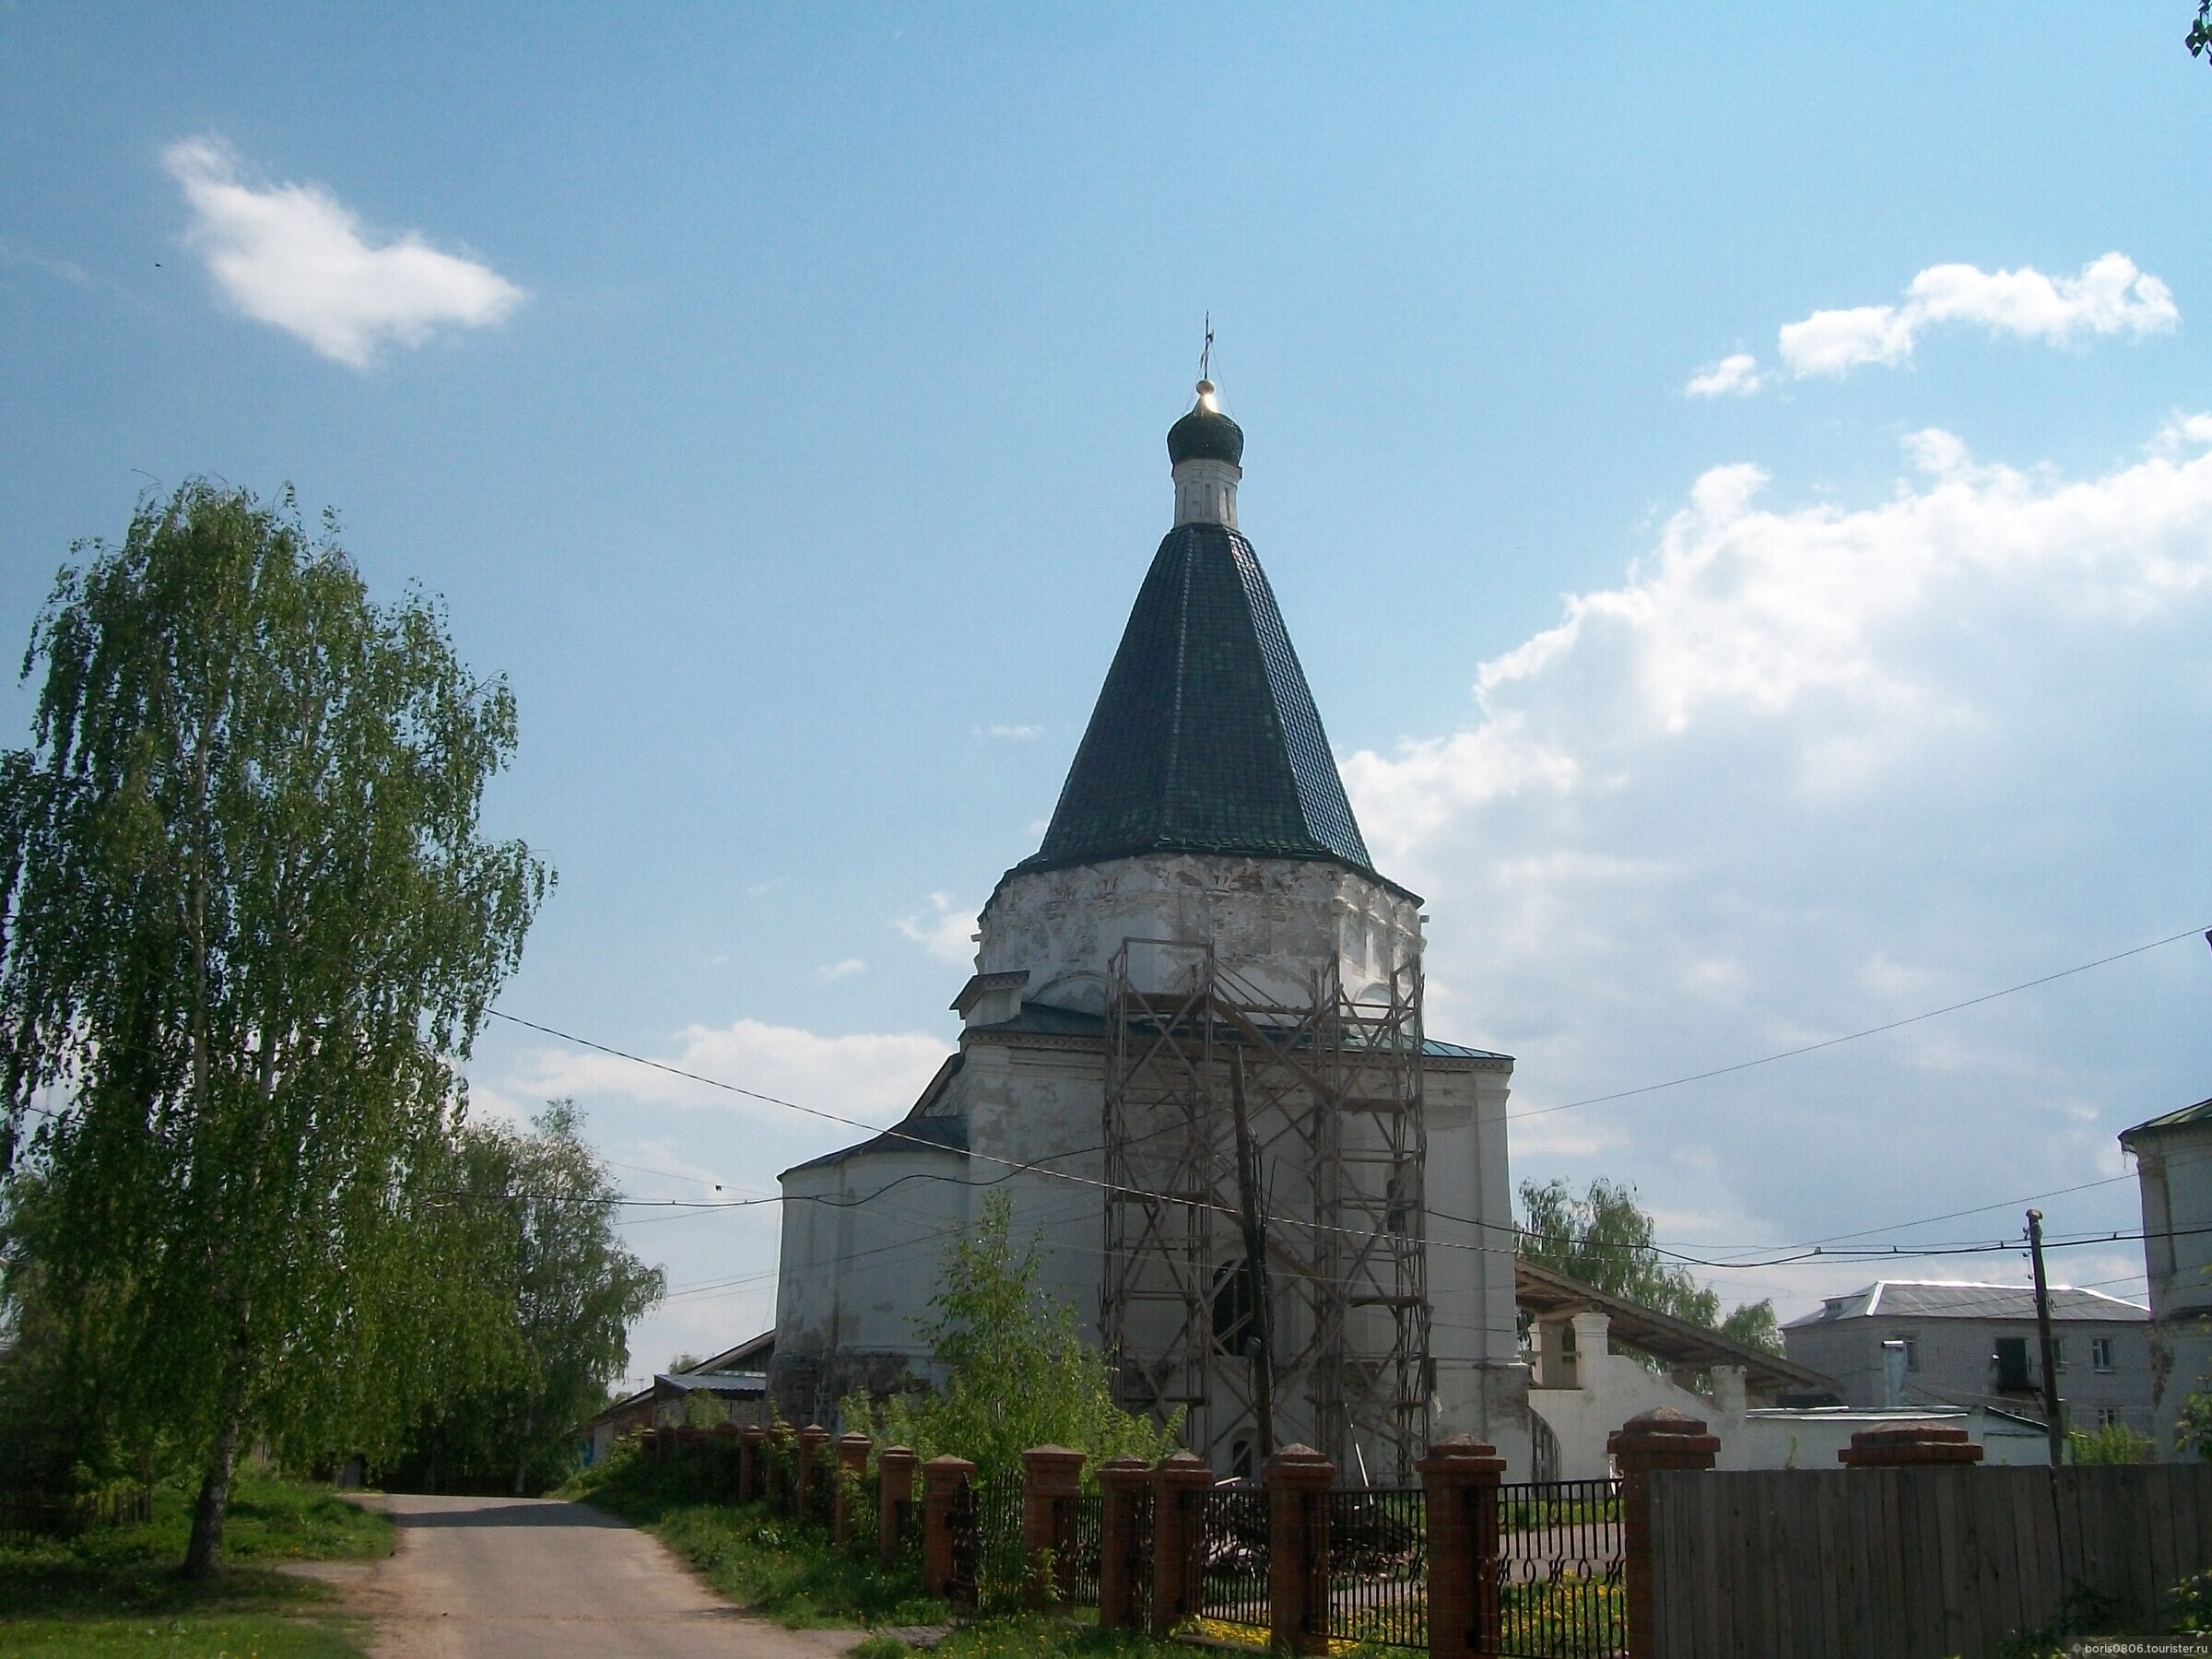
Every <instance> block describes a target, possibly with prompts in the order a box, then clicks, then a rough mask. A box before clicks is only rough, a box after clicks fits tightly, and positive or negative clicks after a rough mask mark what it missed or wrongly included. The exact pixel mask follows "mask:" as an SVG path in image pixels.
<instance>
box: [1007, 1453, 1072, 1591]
mask: <svg viewBox="0 0 2212 1659" xmlns="http://www.w3.org/2000/svg"><path fill="white" fill-rule="evenodd" d="M1082 1492H1083V1453H1080V1452H1070V1451H1069V1450H1068V1449H1067V1448H1066V1447H1065V1446H1031V1447H1030V1449H1029V1450H1028V1451H1027V1452H1024V1453H1022V1454H1021V1575H1022V1581H1023V1586H1024V1591H1025V1600H1026V1601H1027V1602H1028V1604H1029V1606H1030V1608H1031V1609H1032V1610H1034V1611H1037V1612H1043V1611H1044V1610H1046V1609H1047V1608H1051V1607H1056V1606H1065V1604H1067V1603H1068V1602H1071V1601H1073V1600H1074V1599H1075V1594H1076V1572H1075V1563H1074V1562H1073V1561H1065V1560H1062V1559H1060V1525H1059V1522H1060V1500H1062V1499H1063V1498H1077V1497H1080V1496H1081V1495H1082ZM1048 1561H1049V1562H1050V1563H1051V1565H1052V1571H1051V1572H1050V1573H1049V1574H1048V1573H1045V1572H1042V1571H1039V1569H1040V1568H1041V1567H1042V1566H1044V1564H1045V1563H1046V1562H1048Z"/></svg>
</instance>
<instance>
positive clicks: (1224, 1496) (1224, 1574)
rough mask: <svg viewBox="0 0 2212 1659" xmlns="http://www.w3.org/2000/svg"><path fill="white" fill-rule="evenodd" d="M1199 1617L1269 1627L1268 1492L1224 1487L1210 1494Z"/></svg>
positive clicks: (1201, 1551) (1203, 1522)
mask: <svg viewBox="0 0 2212 1659" xmlns="http://www.w3.org/2000/svg"><path fill="white" fill-rule="evenodd" d="M1200 1520H1201V1526H1202V1531H1201V1534H1200V1538H1201V1542H1200V1544H1199V1558H1198V1559H1199V1568H1198V1600H1197V1605H1198V1616H1199V1617H1200V1618H1218V1619H1220V1620H1222V1621H1223V1622H1224V1623H1227V1624H1233V1625H1245V1626H1251V1627H1256V1628H1258V1629H1260V1630H1265V1629H1266V1628H1267V1489H1266V1488H1265V1487H1257V1486H1218V1487H1215V1488H1213V1489H1212V1490H1211V1491H1209V1492H1207V1493H1206V1507H1205V1509H1204V1511H1203V1512H1202V1514H1201V1517H1200Z"/></svg>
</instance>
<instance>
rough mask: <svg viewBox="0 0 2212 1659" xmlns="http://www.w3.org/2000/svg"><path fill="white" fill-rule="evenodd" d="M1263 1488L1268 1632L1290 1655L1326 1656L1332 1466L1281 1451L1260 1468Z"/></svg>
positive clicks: (1307, 1449)
mask: <svg viewBox="0 0 2212 1659" xmlns="http://www.w3.org/2000/svg"><path fill="white" fill-rule="evenodd" d="M1260 1478H1261V1479H1262V1480H1264V1481H1265V1482H1266V1483H1267V1627H1268V1635H1269V1637H1270V1639H1271V1640H1272V1641H1273V1642H1274V1644H1275V1645H1276V1646H1277V1647H1278V1648H1281V1649H1284V1650H1286V1651H1287V1652H1289V1653H1327V1652H1328V1651H1329V1506H1328V1494H1329V1488H1331V1487H1333V1486H1335V1484H1336V1465H1335V1464H1333V1463H1331V1462H1330V1461H1329V1460H1328V1459H1327V1458H1325V1457H1324V1456H1323V1455H1322V1454H1321V1453H1318V1452H1316V1451H1314V1450H1313V1448H1312V1447H1311V1446H1285V1447H1284V1448H1283V1449H1282V1450H1281V1451H1280V1452H1277V1453H1276V1454H1275V1455H1274V1456H1273V1457H1271V1458H1269V1459H1268V1460H1267V1461H1266V1462H1265V1464H1263V1465H1260Z"/></svg>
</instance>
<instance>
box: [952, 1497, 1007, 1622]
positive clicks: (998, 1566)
mask: <svg viewBox="0 0 2212 1659" xmlns="http://www.w3.org/2000/svg"><path fill="white" fill-rule="evenodd" d="M947 1523H948V1528H949V1531H950V1533H951V1540H950V1541H951V1544H952V1584H951V1590H952V1601H953V1605H954V1606H961V1607H999V1606H1009V1605H1011V1604H1013V1603H1014V1602H1016V1601H1018V1599H1019V1598H1020V1595H1021V1592H1022V1560H1021V1479H1020V1477H1019V1476H1018V1475H1016V1476H1013V1477H999V1478H996V1479H992V1480H985V1481H981V1482H975V1481H971V1482H969V1483H967V1484H966V1485H964V1486H962V1487H961V1488H960V1489H959V1494H958V1495H957V1496H956V1497H955V1498H954V1499H953V1502H952V1508H951V1511H950V1512H949V1513H948V1514H947Z"/></svg>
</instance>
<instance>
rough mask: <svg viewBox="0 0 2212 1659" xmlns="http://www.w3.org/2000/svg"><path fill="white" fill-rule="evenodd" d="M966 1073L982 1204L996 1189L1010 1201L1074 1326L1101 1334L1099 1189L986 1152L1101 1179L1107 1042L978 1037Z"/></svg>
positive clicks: (1016, 1226) (1018, 1236) (1021, 1241)
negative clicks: (1037, 1245) (1015, 1167)
mask: <svg viewBox="0 0 2212 1659" xmlns="http://www.w3.org/2000/svg"><path fill="white" fill-rule="evenodd" d="M962 1080H963V1081H964V1082H965V1084H966V1085H967V1089H968V1144H969V1146H970V1147H971V1148H972V1149H973V1151H974V1152H975V1153H976V1154H977V1158H976V1160H975V1162H974V1165H973V1167H972V1169H971V1171H970V1173H971V1178H972V1179H973V1180H974V1181H975V1182H977V1183H978V1187H977V1192H976V1208H977V1210H978V1212H979V1213H980V1211H981V1207H982V1202H983V1201H984V1199H985V1198H987V1197H988V1196H990V1195H992V1194H1006V1196H1007V1197H1009V1198H1011V1199H1012V1200H1013V1205H1014V1214H1013V1240H1014V1243H1015V1245H1016V1247H1017V1248H1018V1249H1020V1248H1026V1247H1027V1246H1028V1245H1029V1243H1030V1241H1032V1240H1035V1239H1038V1238H1039V1237H1040V1236H1041V1239H1042V1241H1043V1248H1042V1250H1041V1252H1040V1256H1041V1267H1042V1273H1041V1279H1042V1282H1043V1285H1044V1288H1046V1289H1047V1290H1048V1291H1049V1292H1050V1293H1051V1294H1052V1295H1053V1296H1055V1297H1057V1298H1059V1299H1060V1300H1065V1301H1066V1302H1068V1303H1070V1304H1072V1305H1073V1306H1074V1308H1075V1310H1076V1322H1077V1329H1078V1330H1081V1331H1084V1332H1087V1333H1095V1332H1096V1331H1097V1329H1098V1326H1099V1286H1100V1279H1101V1277H1102V1271H1101V1255H1100V1252H1101V1250H1102V1248H1103V1245H1104V1241H1105V1230H1106V1222H1105V1205H1104V1200H1103V1196H1102V1194H1101V1192H1100V1188H1098V1187H1097V1186H1091V1185H1085V1184H1081V1183H1079V1182H1076V1181H1065V1180H1060V1179H1057V1178H1055V1177H1053V1176H1051V1175H1044V1174H1039V1173H1034V1172H1028V1171H1009V1170H1007V1169H1006V1165H1005V1164H1001V1163H994V1162H990V1161H987V1160H988V1159H1005V1160H1006V1163H1013V1164H1034V1163H1041V1162H1046V1161H1049V1162H1050V1164H1051V1167H1052V1168H1053V1169H1054V1170H1059V1171H1065V1172H1066V1173H1067V1174H1070V1175H1075V1176H1080V1177H1083V1178H1084V1180H1086V1181H1089V1182H1097V1181H1102V1180H1103V1179H1104V1177H1105V1172H1106V1159H1105V1151H1104V1147H1103V1145H1102V1141H1103V1136H1102V1135H1101V1133H1100V1127H1101V1124H1102V1119H1103V1113H1104V1111H1105V1098H1106V1065H1105V1053H1104V1046H1103V1044H1102V1043H1101V1042H1100V1041H1096V1040H1091V1041H1084V1040H1081V1039H1052V1040H1046V1041H1036V1040H1030V1041H1024V1040H1022V1039H1019V1038H1010V1039H1000V1040H994V1039H984V1038H977V1039H971V1040H970V1042H969V1044H968V1062H967V1065H966V1067H965V1069H964V1071H963V1074H962ZM1071 1154H1073V1156H1071ZM984 1182H990V1183H992V1184H990V1185H988V1186H985V1185H983V1184H982V1183H984Z"/></svg>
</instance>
